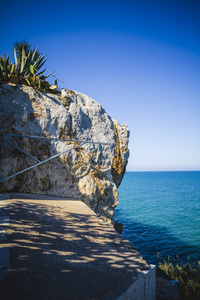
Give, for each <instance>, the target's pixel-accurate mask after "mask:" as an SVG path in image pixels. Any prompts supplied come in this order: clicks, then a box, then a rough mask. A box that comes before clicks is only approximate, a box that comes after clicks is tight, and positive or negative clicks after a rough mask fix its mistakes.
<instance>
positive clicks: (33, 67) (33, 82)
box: [0, 41, 57, 91]
mask: <svg viewBox="0 0 200 300" xmlns="http://www.w3.org/2000/svg"><path fill="white" fill-rule="evenodd" d="M44 58H45V55H41V54H40V52H39V51H38V50H37V48H35V49H34V50H31V49H30V45H29V44H28V43H27V42H25V41H23V42H15V43H14V61H15V64H12V60H11V61H9V56H8V57H7V58H5V57H4V58H2V57H0V81H8V82H12V83H23V84H27V85H30V86H32V87H34V88H37V89H39V90H41V91H55V90H56V89H57V82H56V81H55V84H54V85H50V84H49V82H48V81H46V78H48V77H49V76H50V75H52V74H53V73H54V72H51V73H50V74H48V75H44V72H45V71H46V69H44V70H42V71H41V68H42V66H43V65H44V63H45V62H46V59H44Z"/></svg>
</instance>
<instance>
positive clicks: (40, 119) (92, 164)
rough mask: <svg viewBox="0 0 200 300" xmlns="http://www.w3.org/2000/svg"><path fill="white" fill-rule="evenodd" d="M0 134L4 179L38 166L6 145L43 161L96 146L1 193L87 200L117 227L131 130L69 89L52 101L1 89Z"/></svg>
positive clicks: (20, 89) (2, 186)
mask: <svg viewBox="0 0 200 300" xmlns="http://www.w3.org/2000/svg"><path fill="white" fill-rule="evenodd" d="M0 134H1V137H3V139H2V138H1V139H0V178H5V177H7V176H9V175H12V174H14V173H16V172H18V171H20V170H23V169H25V168H28V167H30V166H32V165H34V164H35V163H37V161H35V160H34V159H33V158H31V157H29V156H27V155H25V154H23V153H22V152H20V151H19V150H18V149H16V148H14V147H11V145H10V144H8V143H7V142H6V141H8V142H11V143H13V144H15V145H16V146H18V147H19V148H21V149H23V150H25V151H26V152H28V153H29V154H30V155H32V156H33V157H35V158H36V159H37V160H38V161H44V160H45V159H47V158H49V157H51V156H53V155H56V154H58V153H61V152H63V151H66V150H68V149H70V148H72V147H75V146H78V145H79V144H80V143H79V142H77V141H80V140H83V141H87V142H94V143H86V144H83V145H82V146H81V147H77V148H75V149H73V150H71V151H69V152H67V153H65V154H62V155H61V156H58V157H56V158H55V159H53V160H50V161H48V162H46V163H44V164H41V165H39V166H37V167H35V168H33V169H31V170H29V171H26V172H24V173H21V174H19V175H17V176H15V177H13V178H11V179H8V180H6V181H4V182H2V183H0V191H1V192H12V191H15V192H22V193H34V194H51V195H59V196H64V197H73V198H77V199H82V200H83V201H84V202H85V203H86V204H87V205H88V206H89V207H90V208H91V209H93V210H94V211H95V212H96V213H97V214H98V215H100V216H101V217H102V218H103V219H104V220H106V221H109V222H111V223H113V217H114V216H113V215H114V208H115V206H116V205H117V204H118V191H117V187H118V186H119V184H120V182H121V180H122V178H123V175H124V172H125V169H126V165H127V162H128V157H129V151H128V138H129V131H128V128H127V126H126V125H120V124H119V123H118V122H117V121H115V120H112V119H111V118H110V116H108V114H107V113H106V112H105V110H104V109H103V108H102V107H101V105H100V104H98V103H97V102H95V101H94V100H93V99H91V98H89V97H88V96H86V95H83V94H80V93H78V92H74V91H70V90H67V89H62V90H61V91H60V93H59V94H57V95H53V94H45V93H41V92H39V91H37V90H35V89H33V88H31V87H28V86H24V85H14V84H1V85H0ZM6 134H13V135H14V136H12V137H11V136H6ZM15 135H26V136H37V137H38V136H39V137H48V138H49V137H51V138H57V139H70V140H74V141H72V142H68V141H62V140H48V139H36V138H33V137H32V138H29V137H17V136H15ZM5 140H6V141H5Z"/></svg>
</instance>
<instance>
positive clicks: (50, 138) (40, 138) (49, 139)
mask: <svg viewBox="0 0 200 300" xmlns="http://www.w3.org/2000/svg"><path fill="white" fill-rule="evenodd" d="M6 136H7V137H19V138H23V137H25V138H30V139H39V140H43V139H44V140H46V141H53V140H55V141H63V142H72V143H75V142H76V143H80V144H79V145H77V146H74V147H72V148H70V149H68V150H65V151H63V152H61V153H58V154H55V155H53V156H51V157H49V158H47V159H45V160H43V161H40V160H38V159H37V158H36V157H34V156H32V155H30V154H29V153H28V152H26V151H24V150H23V149H21V148H19V147H18V146H16V145H14V144H13V143H11V142H10V141H8V140H7V139H6V138H5V137H6ZM0 138H1V139H2V140H3V141H4V142H6V143H7V144H9V145H10V146H12V147H14V148H16V149H18V150H19V151H21V152H22V153H24V154H26V155H27V156H29V157H31V158H32V159H34V160H35V161H37V163H36V164H35V165H33V166H31V167H28V168H26V169H24V170H21V171H19V172H17V173H15V174H13V175H10V176H8V177H6V178H3V179H1V180H0V182H3V181H5V180H8V179H10V178H12V177H14V176H17V175H19V174H21V173H24V172H26V171H28V170H31V169H33V168H35V167H37V166H39V165H42V164H44V163H46V162H48V161H50V160H52V159H54V158H56V157H58V156H60V155H62V154H65V153H67V152H69V151H71V150H73V149H76V148H78V147H81V146H83V145H84V144H107V143H100V142H89V141H82V140H69V139H59V138H54V137H44V136H31V135H30V136H29V135H18V134H3V135H2V136H0Z"/></svg>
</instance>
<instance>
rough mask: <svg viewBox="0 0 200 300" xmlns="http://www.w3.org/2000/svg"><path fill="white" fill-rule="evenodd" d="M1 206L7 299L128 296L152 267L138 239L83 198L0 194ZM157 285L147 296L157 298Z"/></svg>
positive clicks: (2, 288) (1, 284) (1, 289)
mask: <svg viewBox="0 0 200 300" xmlns="http://www.w3.org/2000/svg"><path fill="white" fill-rule="evenodd" d="M6 198H9V199H6ZM1 206H2V207H4V210H2V211H0V212H1V213H2V215H1V214H0V218H1V217H3V218H2V219H1V220H0V221H1V222H2V225H0V228H1V229H0V230H1V231H0V233H1V236H2V237H3V238H2V239H0V244H1V245H0V247H1V248H0V249H4V250H2V252H0V255H1V254H2V253H4V259H3V258H2V260H0V270H4V271H3V272H0V274H1V275H2V278H3V277H4V278H3V279H2V278H1V277H0V279H2V280H1V281H0V298H1V299H2V300H3V299H6V300H7V299H20V300H22V299H34V300H35V299H43V300H45V299H59V300H60V299H68V300H73V299H76V300H97V299H104V300H106V299H116V298H117V297H119V298H118V299H128V297H129V294H130V293H132V292H133V291H132V292H131V289H132V290H133V284H134V283H137V282H139V281H138V279H139V280H142V278H143V276H144V274H145V272H146V273H148V272H149V268H150V267H149V265H148V264H147V263H146V261H144V260H143V259H142V258H141V256H140V255H139V253H138V252H137V251H136V250H135V249H134V247H133V245H132V244H131V243H129V242H128V241H126V240H124V239H123V237H122V236H121V235H120V234H118V233H117V232H116V231H115V230H114V229H112V227H111V226H109V225H108V224H106V223H105V222H103V221H102V220H101V219H100V218H98V217H97V216H96V215H95V213H94V212H93V211H91V210H90V209H89V208H88V207H87V206H86V205H85V204H84V203H83V202H81V201H78V200H71V199H65V198H58V197H53V196H51V197H49V196H38V195H37V196H33V195H27V194H9V195H7V197H6V196H5V195H2V194H1V195H0V207H1ZM5 220H7V221H5ZM8 221H9V224H8ZM3 223H6V225H5V226H4V227H3ZM5 249H6V250H5ZM9 256H10V260H9ZM2 257H3V256H2ZM3 261H4V262H3ZM9 265H10V266H9ZM8 266H9V273H8V274H7V275H6V273H7V271H8ZM144 270H146V271H144ZM154 273H155V272H154ZM1 275H0V276H1ZM154 277H155V275H154V276H153V277H152V278H153V279H152V278H151V280H152V284H154ZM149 280H150V279H149ZM144 284H145V285H146V283H144ZM140 287H142V286H141V283H140ZM153 289H155V287H153V286H152V291H150V292H151V294H149V295H147V294H148V293H149V291H146V292H145V293H146V295H147V296H144V299H149V300H150V299H154V296H155V291H153ZM127 290H128V292H126V291H127ZM124 293H125V294H124ZM120 295H121V296H120ZM129 299H136V300H137V298H135V297H133V298H129ZM141 299H143V298H141Z"/></svg>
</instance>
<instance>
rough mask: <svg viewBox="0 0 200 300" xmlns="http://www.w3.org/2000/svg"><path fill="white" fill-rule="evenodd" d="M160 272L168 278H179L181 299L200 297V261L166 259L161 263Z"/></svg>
mask: <svg viewBox="0 0 200 300" xmlns="http://www.w3.org/2000/svg"><path fill="white" fill-rule="evenodd" d="M158 273H160V274H161V273H162V274H164V275H165V277H166V278H167V279H170V280H178V287H179V290H180V296H181V299H189V300H197V299H200V261H198V262H193V263H190V262H188V263H186V264H183V263H181V262H176V263H175V264H173V263H172V262H170V260H168V262H166V261H164V262H163V263H159V266H158Z"/></svg>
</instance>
